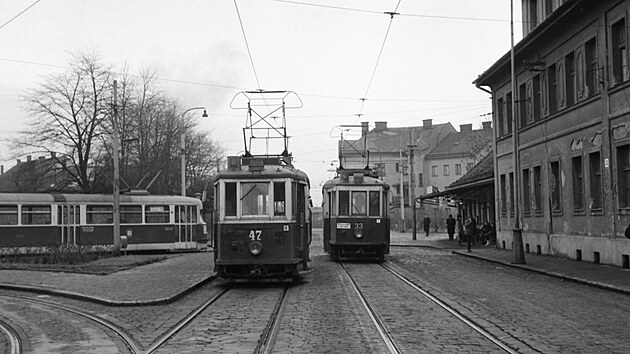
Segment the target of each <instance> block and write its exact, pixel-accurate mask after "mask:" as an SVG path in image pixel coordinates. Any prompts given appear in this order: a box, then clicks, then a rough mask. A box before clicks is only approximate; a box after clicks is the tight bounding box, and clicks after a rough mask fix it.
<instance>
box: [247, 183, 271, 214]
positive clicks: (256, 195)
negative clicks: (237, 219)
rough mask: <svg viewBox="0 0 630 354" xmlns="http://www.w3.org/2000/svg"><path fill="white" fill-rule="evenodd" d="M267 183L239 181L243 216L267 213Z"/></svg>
mask: <svg viewBox="0 0 630 354" xmlns="http://www.w3.org/2000/svg"><path fill="white" fill-rule="evenodd" d="M268 202H269V183H256V182H245V183H241V208H242V210H241V214H242V215H243V216H263V215H267V214H268V211H267V203H268Z"/></svg>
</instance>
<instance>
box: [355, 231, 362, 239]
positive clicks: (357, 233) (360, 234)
mask: <svg viewBox="0 0 630 354" xmlns="http://www.w3.org/2000/svg"><path fill="white" fill-rule="evenodd" d="M354 237H356V238H362V237H363V230H356V231H355V232H354Z"/></svg>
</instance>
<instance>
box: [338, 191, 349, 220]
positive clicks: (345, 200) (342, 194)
mask: <svg viewBox="0 0 630 354" xmlns="http://www.w3.org/2000/svg"><path fill="white" fill-rule="evenodd" d="M339 215H350V191H339Z"/></svg>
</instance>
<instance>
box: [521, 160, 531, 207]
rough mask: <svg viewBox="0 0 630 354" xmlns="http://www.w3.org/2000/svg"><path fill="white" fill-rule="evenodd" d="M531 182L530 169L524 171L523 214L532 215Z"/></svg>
mask: <svg viewBox="0 0 630 354" xmlns="http://www.w3.org/2000/svg"><path fill="white" fill-rule="evenodd" d="M530 188H531V186H530V182H529V168H525V169H523V214H524V215H530V214H531V213H532V208H531V200H530V193H531V192H530Z"/></svg>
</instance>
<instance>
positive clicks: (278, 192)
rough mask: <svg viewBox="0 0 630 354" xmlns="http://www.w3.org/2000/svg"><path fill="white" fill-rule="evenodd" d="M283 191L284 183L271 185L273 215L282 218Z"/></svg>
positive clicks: (283, 208) (283, 206)
mask: <svg viewBox="0 0 630 354" xmlns="http://www.w3.org/2000/svg"><path fill="white" fill-rule="evenodd" d="M285 194H286V193H285V189H284V182H274V183H273V215H275V216H284V215H286V211H285V200H286V197H285Z"/></svg>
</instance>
